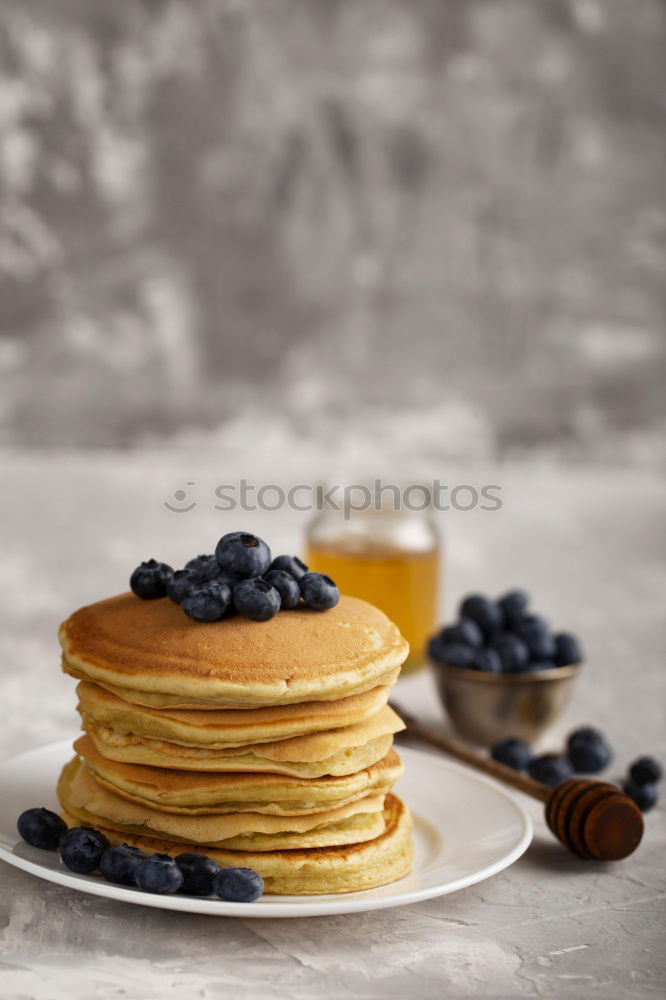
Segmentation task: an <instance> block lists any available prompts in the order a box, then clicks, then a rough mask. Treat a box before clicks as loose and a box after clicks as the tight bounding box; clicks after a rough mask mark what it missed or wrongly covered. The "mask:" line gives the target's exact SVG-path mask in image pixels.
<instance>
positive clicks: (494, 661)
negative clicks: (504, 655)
mask: <svg viewBox="0 0 666 1000" xmlns="http://www.w3.org/2000/svg"><path fill="white" fill-rule="evenodd" d="M470 666H471V668H472V670H482V671H483V672H484V673H487V674H501V673H502V661H501V660H500V658H499V653H498V652H497V651H496V650H494V649H489V648H486V649H475V650H474V656H473V657H472V662H471V664H470Z"/></svg>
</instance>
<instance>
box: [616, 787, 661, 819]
mask: <svg viewBox="0 0 666 1000" xmlns="http://www.w3.org/2000/svg"><path fill="white" fill-rule="evenodd" d="M623 788H624V790H625V792H626V793H627V795H628V796H629V798H630V799H632V800H633V801H634V802H635V803H636V805H637V806H638V808H639V809H640V811H641V812H649V810H650V809H652V807H653V806H655V805H656V804H657V797H658V794H657V786H656V785H655V784H653V783H652V782H648V783H647V784H645V785H637V784H636V782H635V781H631V779H630V780H629V781H625V783H624V785H623Z"/></svg>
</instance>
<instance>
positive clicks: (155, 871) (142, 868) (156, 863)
mask: <svg viewBox="0 0 666 1000" xmlns="http://www.w3.org/2000/svg"><path fill="white" fill-rule="evenodd" d="M134 880H135V882H136V884H137V886H138V887H139V889H141V890H142V891H143V892H156V893H159V894H161V895H165V894H166V893H168V892H177V891H178V890H179V889H180V887H181V886H182V884H183V873H182V872H181V870H180V868H179V867H178V865H177V864H176V862H175V861H174V859H173V858H172V857H170V856H169V855H168V854H153V855H152V856H151V857H149V858H144V859H143V861H140V862H139V864H138V865H137V866H136V871H135V872H134Z"/></svg>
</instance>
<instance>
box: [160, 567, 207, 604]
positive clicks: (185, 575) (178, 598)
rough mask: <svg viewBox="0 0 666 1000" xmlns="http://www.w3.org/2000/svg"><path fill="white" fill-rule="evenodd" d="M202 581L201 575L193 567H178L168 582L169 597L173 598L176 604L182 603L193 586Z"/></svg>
mask: <svg viewBox="0 0 666 1000" xmlns="http://www.w3.org/2000/svg"><path fill="white" fill-rule="evenodd" d="M200 582H201V579H200V577H199V576H197V574H196V572H195V571H194V570H193V569H177V570H176V572H175V573H174V574H173V576H172V577H171V579H170V580H169V582H168V583H167V588H166V592H167V597H168V598H169V599H170V600H172V601H173V602H174V604H181V603H182V601H183V599H184V598H185V597H187V595H188V594H189V592H190V590H191V589H192V587H194V586H196V585H197V584H198V583H200Z"/></svg>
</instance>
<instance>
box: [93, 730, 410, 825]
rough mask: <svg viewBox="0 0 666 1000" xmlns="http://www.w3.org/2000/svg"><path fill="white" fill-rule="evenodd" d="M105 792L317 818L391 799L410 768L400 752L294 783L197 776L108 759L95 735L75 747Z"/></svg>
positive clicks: (188, 811) (173, 808)
mask: <svg viewBox="0 0 666 1000" xmlns="http://www.w3.org/2000/svg"><path fill="white" fill-rule="evenodd" d="M74 749H75V751H76V752H77V753H78V754H79V756H81V757H83V758H84V760H85V761H86V764H87V765H88V768H89V769H90V771H91V772H92V774H93V776H94V778H95V780H96V781H97V783H98V784H100V785H101V786H102V787H103V788H106V789H107V790H108V791H111V792H114V793H115V794H116V795H120V796H122V797H123V798H127V799H129V800H130V801H132V802H137V803H139V804H140V805H145V806H152V807H153V808H156V809H160V810H162V811H163V812H171V813H182V814H185V815H201V814H204V813H210V812H215V813H217V812H258V813H265V814H268V815H273V816H282V815H301V814H304V813H317V812H321V811H322V810H323V809H328V808H335V807H336V806H343V805H347V804H348V803H350V802H354V801H356V800H357V799H361V798H364V797H365V796H367V795H386V793H387V792H388V791H389V790H390V788H391V785H393V784H394V782H395V781H397V780H398V778H399V777H400V776H401V775H402V773H403V771H404V767H403V765H402V762H401V760H400V758H399V757H398V755H397V753H396V752H395V751H394V750H390V751H389V752H388V753H387V754H386V756H385V757H383V758H382V760H380V761H378V762H377V763H376V764H373V765H372V766H371V767H369V768H365V769H364V770H362V771H358V772H357V773H356V774H352V775H348V776H346V777H341V778H332V777H324V778H319V779H307V778H305V779H304V778H293V777H288V776H284V775H275V774H238V773H234V772H230V773H226V774H224V773H217V774H215V773H212V774H211V773H208V772H205V771H204V772H201V773H193V772H191V771H176V770H167V769H165V768H159V767H142V766H141V765H137V764H120V763H117V762H115V761H110V760H107V759H106V758H105V757H103V756H102V754H101V753H99V751H98V750H97V749H96V747H95V745H94V743H93V741H92V740H91V739H90V737H89V736H82V737H81V738H80V739H78V740H77V741H76V743H75V744H74Z"/></svg>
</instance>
